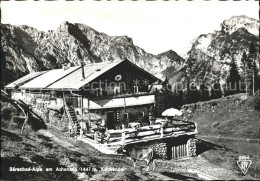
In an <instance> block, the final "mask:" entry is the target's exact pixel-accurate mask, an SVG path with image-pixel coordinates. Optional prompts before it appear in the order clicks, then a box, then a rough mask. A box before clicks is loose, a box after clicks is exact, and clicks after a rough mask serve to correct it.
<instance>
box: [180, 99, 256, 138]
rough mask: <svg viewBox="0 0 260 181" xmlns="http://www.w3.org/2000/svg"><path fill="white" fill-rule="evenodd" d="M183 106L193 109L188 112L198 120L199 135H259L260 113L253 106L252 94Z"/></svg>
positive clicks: (248, 136)
mask: <svg viewBox="0 0 260 181" xmlns="http://www.w3.org/2000/svg"><path fill="white" fill-rule="evenodd" d="M183 107H186V108H187V110H189V111H191V113H188V112H187V111H185V115H186V116H187V117H188V118H189V120H190V121H194V122H197V123H198V129H199V135H204V136H218V135H219V136H222V137H234V138H245V139H247V138H249V139H250V138H251V139H254V138H260V135H259V128H260V127H259V125H260V112H259V111H256V110H255V109H254V107H253V103H252V97H248V99H245V95H244V94H237V95H232V96H228V97H224V98H220V99H214V100H211V101H207V102H198V103H194V104H189V105H184V106H183Z"/></svg>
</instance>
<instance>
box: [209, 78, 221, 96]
mask: <svg viewBox="0 0 260 181" xmlns="http://www.w3.org/2000/svg"><path fill="white" fill-rule="evenodd" d="M210 97H211V99H218V98H221V97H222V89H221V86H220V83H219V82H218V81H216V82H215V83H213V85H212V87H211V96H210Z"/></svg>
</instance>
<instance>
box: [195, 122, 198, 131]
mask: <svg viewBox="0 0 260 181" xmlns="http://www.w3.org/2000/svg"><path fill="white" fill-rule="evenodd" d="M197 125H198V124H197V123H195V133H197V132H198V127H197Z"/></svg>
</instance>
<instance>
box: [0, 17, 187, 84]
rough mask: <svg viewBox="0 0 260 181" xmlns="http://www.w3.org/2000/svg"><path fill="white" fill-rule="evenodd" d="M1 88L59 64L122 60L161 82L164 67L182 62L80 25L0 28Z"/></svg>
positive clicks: (177, 57)
mask: <svg viewBox="0 0 260 181" xmlns="http://www.w3.org/2000/svg"><path fill="white" fill-rule="evenodd" d="M0 30H1V43H2V47H1V58H2V73H3V76H4V78H3V85H5V84H7V83H9V82H11V81H13V80H15V79H17V78H19V77H21V76H23V75H25V74H27V73H29V72H33V71H39V70H46V69H55V68H61V67H62V64H63V63H71V65H72V66H73V65H79V64H80V62H82V61H84V62H85V63H90V62H101V61H111V60H117V59H125V58H127V59H128V60H130V61H132V62H134V63H135V64H137V65H138V66H140V67H142V68H144V69H145V70H147V71H149V72H150V73H152V74H153V75H155V76H157V77H159V78H164V77H165V74H164V72H163V71H164V70H165V69H166V68H168V67H171V68H173V69H175V68H176V69H177V68H178V67H181V66H183V64H184V62H185V60H184V59H183V58H181V57H180V56H179V55H178V54H177V53H175V52H174V51H172V50H170V51H167V52H164V53H162V54H159V55H152V54H149V53H147V52H145V51H144V50H143V49H142V48H140V47H138V46H135V45H134V43H133V40H132V39H131V38H130V37H128V36H108V35H106V34H104V33H100V32H98V31H96V30H94V29H93V28H91V27H89V26H87V25H83V24H71V23H69V22H64V23H62V24H61V25H60V26H59V27H58V28H57V29H56V30H50V31H48V32H42V31H38V30H36V29H35V28H32V27H28V26H25V25H23V26H12V25H4V24H1V26H0Z"/></svg>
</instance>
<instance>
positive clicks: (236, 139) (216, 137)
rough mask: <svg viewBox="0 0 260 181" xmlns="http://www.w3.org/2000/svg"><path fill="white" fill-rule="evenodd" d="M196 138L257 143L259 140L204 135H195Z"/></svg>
mask: <svg viewBox="0 0 260 181" xmlns="http://www.w3.org/2000/svg"><path fill="white" fill-rule="evenodd" d="M197 138H215V139H227V140H234V141H239V140H241V141H258V142H260V139H257V138H256V139H252V138H237V137H226V136H204V135H197Z"/></svg>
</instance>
